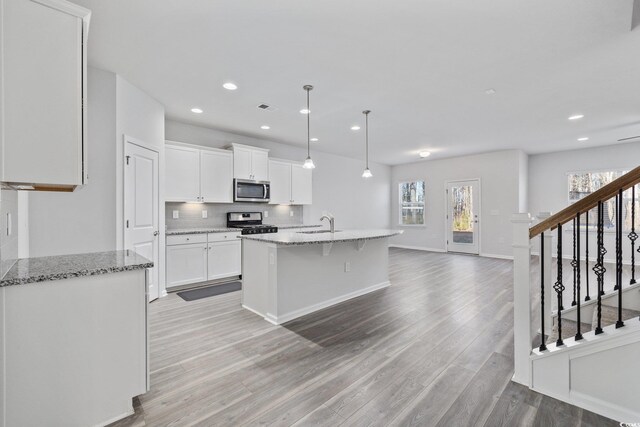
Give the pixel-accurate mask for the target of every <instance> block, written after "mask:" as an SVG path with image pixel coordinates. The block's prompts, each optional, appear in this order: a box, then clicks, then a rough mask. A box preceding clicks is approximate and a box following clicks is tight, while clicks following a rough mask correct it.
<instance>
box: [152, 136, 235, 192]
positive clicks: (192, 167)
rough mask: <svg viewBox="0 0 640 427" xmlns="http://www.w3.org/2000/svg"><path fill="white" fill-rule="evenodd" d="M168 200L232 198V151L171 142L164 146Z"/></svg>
mask: <svg viewBox="0 0 640 427" xmlns="http://www.w3.org/2000/svg"><path fill="white" fill-rule="evenodd" d="M165 163H166V164H165V200H166V201H168V202H210V203H232V202H233V154H232V153H231V152H229V151H228V150H218V149H215V148H202V149H199V148H196V146H190V145H186V144H179V143H174V142H171V143H170V144H167V145H166V146H165Z"/></svg>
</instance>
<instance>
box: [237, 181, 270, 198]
mask: <svg viewBox="0 0 640 427" xmlns="http://www.w3.org/2000/svg"><path fill="white" fill-rule="evenodd" d="M270 197H271V184H270V183H269V181H252V180H249V179H234V180H233V201H234V202H258V203H269V199H270Z"/></svg>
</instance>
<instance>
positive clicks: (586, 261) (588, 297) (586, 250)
mask: <svg viewBox="0 0 640 427" xmlns="http://www.w3.org/2000/svg"><path fill="white" fill-rule="evenodd" d="M584 265H585V267H584V273H585V276H586V277H585V279H586V282H587V295H586V296H585V297H584V300H585V301H591V295H590V294H589V211H587V213H586V215H585V221H584Z"/></svg>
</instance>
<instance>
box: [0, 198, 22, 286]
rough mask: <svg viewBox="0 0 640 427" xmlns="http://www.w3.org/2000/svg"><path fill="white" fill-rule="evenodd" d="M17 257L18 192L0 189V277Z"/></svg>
mask: <svg viewBox="0 0 640 427" xmlns="http://www.w3.org/2000/svg"><path fill="white" fill-rule="evenodd" d="M16 259H18V192H17V191H15V190H0V277H4V275H5V274H6V273H7V271H9V269H10V268H11V267H12V266H13V263H14V262H16Z"/></svg>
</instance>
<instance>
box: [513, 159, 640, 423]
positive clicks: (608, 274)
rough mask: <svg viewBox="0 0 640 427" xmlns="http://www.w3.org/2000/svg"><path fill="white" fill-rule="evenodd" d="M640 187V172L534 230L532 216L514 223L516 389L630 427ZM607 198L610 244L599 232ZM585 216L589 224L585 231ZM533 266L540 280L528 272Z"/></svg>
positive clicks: (639, 354)
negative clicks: (518, 385) (610, 218)
mask: <svg viewBox="0 0 640 427" xmlns="http://www.w3.org/2000/svg"><path fill="white" fill-rule="evenodd" d="M638 183H640V167H638V168H636V169H634V170H632V171H631V172H629V173H627V174H625V175H623V176H622V177H620V178H619V179H617V180H615V181H613V182H612V183H610V184H608V185H606V186H604V187H602V188H601V189H599V190H598V191H596V192H594V193H592V194H590V195H589V196H587V197H585V198H583V199H581V200H579V201H577V202H575V203H574V204H573V205H571V206H569V207H567V208H565V209H563V210H562V211H560V212H558V213H557V214H555V215H551V214H549V213H544V214H540V215H538V219H537V223H535V224H534V222H535V221H534V219H532V217H531V215H530V214H516V215H514V217H513V221H512V222H513V224H514V245H513V248H514V360H515V373H514V376H513V381H515V382H518V383H521V384H524V385H526V386H528V387H529V388H531V389H532V390H535V391H538V392H540V393H543V394H546V395H548V396H551V397H554V398H556V399H560V400H563V401H565V402H568V403H571V404H573V405H576V406H580V407H582V408H584V409H587V410H590V411H593V412H596V413H599V414H601V415H603V416H606V417H609V418H612V419H615V420H618V421H621V422H634V423H640V392H638V389H639V388H640V283H637V282H636V277H635V275H636V271H635V270H636V268H635V267H636V266H635V258H636V254H639V253H640V248H638V247H637V246H636V240H637V239H638V234H636V229H635V228H636V209H638V210H639V213H640V205H638V201H636V190H637V187H638V186H637V184H638ZM610 200H614V201H615V213H614V215H615V219H614V221H613V222H614V223H615V237H614V238H612V234H610V233H606V236H605V231H604V228H605V227H604V211H605V207H604V206H605V203H606V202H608V201H610ZM625 208H626V209H625ZM589 212H591V213H592V215H593V213H595V217H596V218H597V221H596V224H591V225H589V222H588V221H589ZM629 223H630V226H629ZM625 224H626V225H625ZM638 225H640V224H638ZM614 240H615V241H614ZM533 248H536V249H537V251H539V256H538V257H537V259H536V258H535V257H534V258H532V257H531V255H532V252H533V251H532V249H533ZM563 249H564V250H563ZM568 253H569V254H571V253H572V255H570V256H568V255H567V254H568ZM594 254H595V255H594ZM607 254H609V255H607ZM638 256H639V257H640V255H638ZM567 257H568V258H569V260H566V259H565V258H567ZM567 261H568V262H567ZM538 267H539V274H532V273H533V272H534V271H536V270H537V268H538ZM639 280H640V279H639ZM534 342H535V343H537V344H536V345H534V344H533V343H534Z"/></svg>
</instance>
